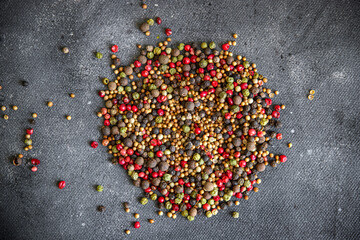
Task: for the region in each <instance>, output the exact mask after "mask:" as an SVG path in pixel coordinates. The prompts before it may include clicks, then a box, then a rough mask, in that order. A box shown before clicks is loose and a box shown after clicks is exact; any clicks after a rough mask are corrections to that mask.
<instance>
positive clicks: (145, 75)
mask: <svg viewBox="0 0 360 240" xmlns="http://www.w3.org/2000/svg"><path fill="white" fill-rule="evenodd" d="M141 76H143V77H148V76H149V72H148V71H146V70H143V71H142V72H141Z"/></svg>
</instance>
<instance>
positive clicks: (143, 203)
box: [140, 197, 149, 205]
mask: <svg viewBox="0 0 360 240" xmlns="http://www.w3.org/2000/svg"><path fill="white" fill-rule="evenodd" d="M148 202H149V200H148V199H147V198H144V197H143V198H141V200H140V203H141V204H142V205H146V204H147V203H148Z"/></svg>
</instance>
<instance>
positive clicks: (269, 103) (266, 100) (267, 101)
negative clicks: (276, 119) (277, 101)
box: [265, 98, 272, 106]
mask: <svg viewBox="0 0 360 240" xmlns="http://www.w3.org/2000/svg"><path fill="white" fill-rule="evenodd" d="M265 103H266V105H268V106H269V105H271V104H272V100H271V99H270V98H266V99H265Z"/></svg>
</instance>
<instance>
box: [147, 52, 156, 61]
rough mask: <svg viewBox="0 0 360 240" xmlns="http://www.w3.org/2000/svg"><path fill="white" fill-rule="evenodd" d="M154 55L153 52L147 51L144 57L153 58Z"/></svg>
mask: <svg viewBox="0 0 360 240" xmlns="http://www.w3.org/2000/svg"><path fill="white" fill-rule="evenodd" d="M154 56H155V55H154V53H153V52H148V53H147V54H146V57H147V58H149V59H153V58H154Z"/></svg>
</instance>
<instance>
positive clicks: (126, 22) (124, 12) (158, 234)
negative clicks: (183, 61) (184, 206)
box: [0, 0, 360, 240]
mask: <svg viewBox="0 0 360 240" xmlns="http://www.w3.org/2000/svg"><path fill="white" fill-rule="evenodd" d="M147 2H148V5H149V7H148V10H143V9H142V8H141V7H140V1H135V0H128V1H105V0H102V1H82V0H72V1H70V0H69V1H65V0H63V1H55V0H49V1H17V0H11V1H10V0H8V1H6V0H2V1H1V3H0V18H1V20H0V85H2V87H3V89H2V90H1V91H0V95H1V96H2V97H4V98H5V100H4V101H3V102H2V103H1V105H5V106H7V107H8V108H9V107H10V106H11V105H13V104H15V105H17V106H18V107H19V110H18V111H17V112H14V111H12V110H7V111H6V113H7V114H8V115H9V116H10V120H8V121H5V120H4V119H0V126H1V127H0V160H1V161H2V164H0V183H1V192H0V235H1V239H123V238H128V239H190V238H191V239H203V240H205V239H359V238H360V211H359V209H360V201H359V196H360V189H359V184H360V178H359V170H360V163H359V162H360V159H359V154H360V150H359V149H360V148H359V136H360V127H359V124H360V122H359V119H360V108H359V104H358V96H359V94H358V93H359V91H360V84H359V77H360V76H359V75H360V70H359V69H360V63H359V53H360V52H359V46H360V38H359V36H360V33H359V32H360V31H359V30H360V29H359V25H360V24H359V23H360V15H359V12H360V4H359V1H342V0H338V1H325V0H321V1H295V0H287V1H286V0H283V1H267V0H262V1H228V0H224V1H183V0H181V1H180V0H179V1H158V0H151V1H150V0H149V1H147ZM155 16H160V17H162V18H163V24H162V25H161V26H160V27H158V26H157V27H153V28H152V35H151V36H150V37H145V36H144V34H142V33H141V32H140V31H139V30H138V28H137V26H138V24H139V23H141V22H142V21H143V20H145V19H146V18H149V17H155ZM165 27H171V28H172V29H173V33H174V34H173V40H174V42H180V41H202V40H205V41H210V40H214V41H216V42H218V43H223V42H224V41H226V40H229V39H231V35H232V33H234V32H236V33H238V34H239V38H238V41H237V43H238V44H237V46H236V47H233V48H232V50H233V51H234V52H236V53H238V54H241V55H245V56H247V57H248V59H249V60H250V61H254V62H256V63H257V65H258V69H259V72H261V73H262V74H263V75H265V76H266V77H268V78H269V80H270V81H269V83H268V84H267V86H269V87H271V88H273V89H276V90H279V91H280V93H281V95H280V96H278V97H277V98H276V99H275V102H276V103H283V104H286V106H287V108H286V110H284V111H283V112H282V117H281V118H282V120H283V122H284V128H283V134H284V138H283V139H284V140H283V141H282V142H281V143H278V144H277V146H275V147H274V148H273V151H274V152H275V153H285V154H287V155H288V159H289V160H288V162H287V163H286V164H282V165H280V166H279V167H278V168H276V169H270V168H269V169H268V171H266V172H264V173H262V174H261V178H262V180H263V183H262V184H261V185H260V191H259V192H258V193H256V194H252V195H251V197H250V200H249V201H241V204H240V206H238V207H233V208H232V209H231V210H235V209H237V210H238V211H239V212H240V218H239V219H233V218H232V217H231V215H230V210H227V211H221V212H220V213H219V214H218V215H217V216H216V217H213V218H211V219H208V220H206V221H205V219H204V218H198V219H197V220H196V221H194V222H191V223H190V222H188V221H187V220H185V219H183V218H180V217H179V218H177V219H176V220H173V219H168V218H166V217H162V218H160V217H158V216H157V215H156V214H155V210H156V209H155V208H154V205H153V203H151V204H148V205H147V206H141V205H140V204H138V203H137V198H138V197H139V196H140V195H141V191H140V189H137V188H135V187H133V186H132V185H131V183H130V180H129V178H128V177H127V175H126V173H125V172H124V171H123V170H122V169H120V168H119V166H113V165H112V164H111V163H110V162H109V156H108V155H107V153H106V149H105V148H104V147H99V148H98V149H96V150H94V149H92V148H90V146H89V141H91V140H96V139H99V138H100V132H99V129H100V126H101V120H100V119H99V118H97V117H96V115H95V113H96V111H97V110H98V109H99V108H100V107H101V106H102V101H101V99H100V98H99V97H98V96H97V91H98V90H100V89H102V88H103V85H102V83H101V81H100V77H109V78H113V75H112V74H111V71H110V68H109V67H108V66H109V60H108V58H107V57H108V55H109V54H110V51H109V45H110V44H113V43H116V44H118V45H119V46H120V47H119V48H120V51H119V53H118V55H119V56H120V57H121V59H122V60H123V62H125V63H130V61H131V60H133V59H134V55H135V54H136V53H137V51H138V50H137V49H136V44H137V43H141V44H147V43H155V42H156V36H157V35H158V34H160V35H161V38H163V37H164V34H163V28H165ZM61 46H68V47H69V48H70V53H69V54H68V55H65V54H63V53H62V52H61V51H60V50H59V49H60V47H61ZM96 50H98V51H101V52H103V53H104V56H105V57H104V59H103V60H98V59H95V58H94V55H93V52H94V51H96ZM23 79H26V80H27V81H29V83H30V85H29V86H28V87H27V88H24V87H23V86H21V85H20V81H21V80H23ZM309 89H315V90H316V94H315V99H314V100H313V101H309V100H307V98H306V97H307V93H308V91H309ZM70 92H74V93H75V94H76V96H77V97H76V98H75V99H70V98H69V97H68V93H70ZM49 100H51V101H53V102H54V107H53V108H48V107H46V102H47V101H49ZM32 112H37V113H38V115H39V117H38V120H37V124H36V126H35V134H34V135H33V140H34V149H33V150H32V151H30V152H29V153H27V154H26V156H25V159H26V160H28V159H29V158H31V157H37V158H39V159H40V160H41V165H40V167H39V170H38V172H36V173H32V172H31V171H30V170H29V167H30V165H29V163H26V164H24V165H23V166H20V167H15V166H13V165H12V164H11V163H10V158H11V156H13V155H15V154H17V153H19V152H21V150H22V148H23V143H22V140H23V138H24V129H25V128H26V127H28V126H29V124H28V119H29V118H30V115H31V113H32ZM0 114H1V116H2V115H3V114H4V113H0ZM67 114H70V115H71V116H72V117H73V120H71V121H67V120H65V119H64V116H65V115H67ZM290 141H291V142H292V143H293V148H292V149H291V150H289V149H287V147H286V143H288V142H290ZM62 179H64V180H66V181H67V187H66V188H65V189H63V190H59V189H58V188H57V186H56V183H57V181H58V180H62ZM96 184H102V185H104V186H105V191H104V192H102V193H97V192H96V191H95V189H94V185H96ZM124 201H129V202H131V203H132V207H131V209H132V212H133V213H134V212H139V213H140V214H141V218H140V220H141V222H142V228H141V229H139V230H134V229H133V228H132V227H131V225H132V221H134V218H133V217H132V215H131V214H126V213H125V212H124V210H123V208H122V204H121V203H122V202H124ZM99 204H103V205H105V206H106V207H107V210H106V212H105V213H99V212H97V211H96V207H97V206H98V205H99ZM148 218H154V219H155V220H156V223H155V224H153V225H150V224H149V223H147V222H146V219H148ZM126 228H130V229H132V234H131V235H130V236H125V234H124V229H126Z"/></svg>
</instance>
